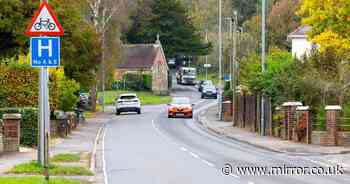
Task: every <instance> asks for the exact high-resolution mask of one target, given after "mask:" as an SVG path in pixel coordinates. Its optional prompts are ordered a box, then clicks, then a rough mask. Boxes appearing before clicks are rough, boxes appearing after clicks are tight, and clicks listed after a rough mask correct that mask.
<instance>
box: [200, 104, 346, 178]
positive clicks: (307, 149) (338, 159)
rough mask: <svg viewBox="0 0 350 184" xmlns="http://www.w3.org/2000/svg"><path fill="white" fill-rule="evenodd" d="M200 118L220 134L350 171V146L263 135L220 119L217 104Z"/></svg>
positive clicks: (204, 124) (207, 126)
mask: <svg viewBox="0 0 350 184" xmlns="http://www.w3.org/2000/svg"><path fill="white" fill-rule="evenodd" d="M198 120H199V122H200V123H201V124H202V125H203V126H204V127H206V128H207V129H209V130H210V131H212V132H215V133H216V134H218V135H221V136H225V137H227V138H230V139H233V140H236V141H240V142H243V143H246V144H249V145H253V146H256V147H258V148H262V149H266V150H270V151H272V152H277V153H285V154H288V155H297V156H312V157H314V158H318V160H320V161H322V162H324V163H325V164H327V165H331V164H339V163H341V164H342V165H343V167H344V169H345V170H347V171H349V172H350V147H342V146H320V145H310V144H303V143H297V142H293V141H287V140H282V139H279V138H276V137H271V136H264V137H263V136H260V135H259V134H258V133H255V132H250V131H247V130H245V129H241V128H237V127H233V126H232V122H224V121H220V120H219V118H218V108H217V105H213V106H211V107H210V108H208V109H206V110H204V111H202V112H201V113H200V116H199V117H198Z"/></svg>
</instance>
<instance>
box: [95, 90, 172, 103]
mask: <svg viewBox="0 0 350 184" xmlns="http://www.w3.org/2000/svg"><path fill="white" fill-rule="evenodd" d="M123 93H135V94H136V95H137V96H138V97H139V98H140V100H141V104H142V105H159V104H167V103H170V102H171V97H170V96H157V95H154V94H152V92H148V91H128V90H110V91H106V92H105V102H106V104H108V105H113V104H115V99H116V98H117V97H118V96H119V95H120V94H123ZM101 95H102V92H100V93H98V96H99V97H100V96H101Z"/></svg>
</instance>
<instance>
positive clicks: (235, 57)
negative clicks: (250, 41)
mask: <svg viewBox="0 0 350 184" xmlns="http://www.w3.org/2000/svg"><path fill="white" fill-rule="evenodd" d="M233 17H234V18H233V33H232V35H233V39H232V41H233V43H232V53H233V54H232V62H233V64H232V70H233V77H232V110H233V112H232V124H233V125H235V124H236V122H235V119H236V117H235V111H236V105H235V104H236V82H237V79H238V77H237V76H238V73H237V70H236V68H237V67H236V65H237V24H238V13H237V11H234V12H233Z"/></svg>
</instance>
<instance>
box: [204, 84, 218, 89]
mask: <svg viewBox="0 0 350 184" xmlns="http://www.w3.org/2000/svg"><path fill="white" fill-rule="evenodd" d="M203 89H204V90H216V87H215V86H210V85H208V86H204V88H203Z"/></svg>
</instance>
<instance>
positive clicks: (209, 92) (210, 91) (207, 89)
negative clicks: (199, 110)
mask: <svg viewBox="0 0 350 184" xmlns="http://www.w3.org/2000/svg"><path fill="white" fill-rule="evenodd" d="M202 98H215V99H217V98H218V90H217V88H216V87H215V86H214V85H206V86H203V89H202Z"/></svg>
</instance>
